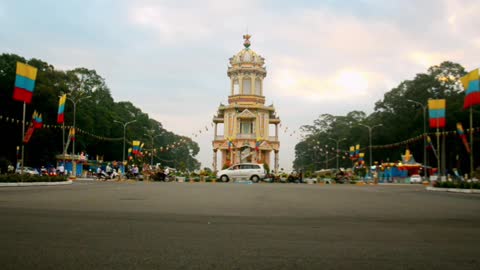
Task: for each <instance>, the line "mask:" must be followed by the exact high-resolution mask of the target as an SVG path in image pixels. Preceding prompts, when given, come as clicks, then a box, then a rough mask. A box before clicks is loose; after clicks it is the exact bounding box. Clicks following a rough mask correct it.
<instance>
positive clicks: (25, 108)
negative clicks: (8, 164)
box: [20, 101, 27, 174]
mask: <svg viewBox="0 0 480 270" xmlns="http://www.w3.org/2000/svg"><path fill="white" fill-rule="evenodd" d="M26 112H27V103H25V101H24V102H23V121H22V163H21V167H20V174H23V165H24V163H23V156H24V148H25V143H24V142H23V141H24V140H25V114H26Z"/></svg>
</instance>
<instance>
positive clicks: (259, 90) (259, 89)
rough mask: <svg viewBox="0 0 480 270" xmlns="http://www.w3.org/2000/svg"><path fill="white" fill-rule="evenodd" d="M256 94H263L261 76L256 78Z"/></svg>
mask: <svg viewBox="0 0 480 270" xmlns="http://www.w3.org/2000/svg"><path fill="white" fill-rule="evenodd" d="M255 95H257V96H261V95H262V81H261V80H260V79H259V78H256V79H255Z"/></svg>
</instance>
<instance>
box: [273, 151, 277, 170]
mask: <svg viewBox="0 0 480 270" xmlns="http://www.w3.org/2000/svg"><path fill="white" fill-rule="evenodd" d="M273 164H274V170H275V174H277V173H278V150H275V159H274V162H273Z"/></svg>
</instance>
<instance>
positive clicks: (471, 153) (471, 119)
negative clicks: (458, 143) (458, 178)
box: [469, 107, 475, 179]
mask: <svg viewBox="0 0 480 270" xmlns="http://www.w3.org/2000/svg"><path fill="white" fill-rule="evenodd" d="M469 131H470V179H473V172H474V171H475V169H474V167H473V109H472V107H470V129H469Z"/></svg>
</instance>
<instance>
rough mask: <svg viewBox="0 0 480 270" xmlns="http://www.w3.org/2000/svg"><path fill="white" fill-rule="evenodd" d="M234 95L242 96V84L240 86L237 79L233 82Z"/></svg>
mask: <svg viewBox="0 0 480 270" xmlns="http://www.w3.org/2000/svg"><path fill="white" fill-rule="evenodd" d="M233 94H234V95H239V94H240V84H238V80H237V79H234V80H233Z"/></svg>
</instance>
